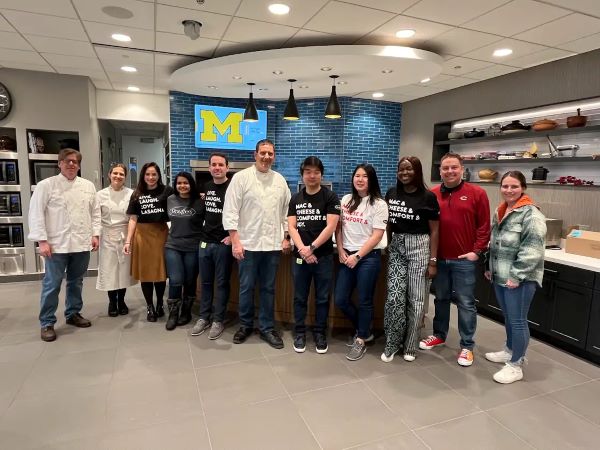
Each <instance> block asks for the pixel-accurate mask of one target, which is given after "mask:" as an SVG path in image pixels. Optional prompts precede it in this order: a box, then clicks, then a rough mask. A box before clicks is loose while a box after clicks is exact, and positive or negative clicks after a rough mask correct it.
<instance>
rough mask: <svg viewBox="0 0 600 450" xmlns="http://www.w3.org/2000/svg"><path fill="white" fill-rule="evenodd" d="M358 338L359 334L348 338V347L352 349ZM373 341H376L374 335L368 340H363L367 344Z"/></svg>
mask: <svg viewBox="0 0 600 450" xmlns="http://www.w3.org/2000/svg"><path fill="white" fill-rule="evenodd" d="M357 337H358V333H355V334H354V335H353V336H348V340H347V341H346V347H352V346H353V345H354V341H356V338H357ZM373 339H375V336H373V333H371V334H370V335H369V337H368V338H366V339H363V340H364V341H365V342H372V341H373Z"/></svg>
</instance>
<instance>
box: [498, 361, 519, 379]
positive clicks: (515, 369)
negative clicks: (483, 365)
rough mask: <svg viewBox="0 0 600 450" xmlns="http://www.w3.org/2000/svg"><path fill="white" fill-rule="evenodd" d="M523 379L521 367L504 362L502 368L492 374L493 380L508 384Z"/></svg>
mask: <svg viewBox="0 0 600 450" xmlns="http://www.w3.org/2000/svg"><path fill="white" fill-rule="evenodd" d="M522 379H523V369H522V368H521V366H516V365H514V364H511V363H506V364H505V365H504V367H503V368H502V369H500V370H499V371H498V372H496V373H495V374H494V381H497V382H498V383H502V384H510V383H514V382H515V381H519V380H522Z"/></svg>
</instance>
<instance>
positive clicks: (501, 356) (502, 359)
mask: <svg viewBox="0 0 600 450" xmlns="http://www.w3.org/2000/svg"><path fill="white" fill-rule="evenodd" d="M511 358H512V352H507V351H506V349H502V350H500V351H499V352H489V353H486V354H485V359H487V360H488V361H491V362H495V363H507V362H509V361H510V359H511Z"/></svg>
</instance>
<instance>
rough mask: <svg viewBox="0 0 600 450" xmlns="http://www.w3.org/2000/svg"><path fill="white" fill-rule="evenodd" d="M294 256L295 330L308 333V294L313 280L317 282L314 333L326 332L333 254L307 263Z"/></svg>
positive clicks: (297, 332)
mask: <svg viewBox="0 0 600 450" xmlns="http://www.w3.org/2000/svg"><path fill="white" fill-rule="evenodd" d="M300 261H301V262H302V264H298V261H297V260H296V259H295V258H294V261H293V262H292V275H293V276H294V320H295V327H294V331H295V333H296V334H297V335H298V334H305V333H306V325H305V324H304V321H305V319H306V309H307V306H308V294H309V292H310V285H311V283H312V281H314V282H315V326H314V327H313V333H314V334H325V333H326V330H327V317H328V316H329V294H330V293H331V286H332V282H333V255H325V256H321V257H320V258H319V262H318V263H317V264H307V263H306V262H305V261H302V260H300Z"/></svg>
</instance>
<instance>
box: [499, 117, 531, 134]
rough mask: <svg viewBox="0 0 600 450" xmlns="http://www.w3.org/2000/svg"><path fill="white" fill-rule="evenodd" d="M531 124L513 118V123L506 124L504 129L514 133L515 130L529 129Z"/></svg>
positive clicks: (506, 131)
mask: <svg viewBox="0 0 600 450" xmlns="http://www.w3.org/2000/svg"><path fill="white" fill-rule="evenodd" d="M530 128H531V126H527V125H523V124H522V123H521V121H520V120H513V121H512V122H511V123H509V124H507V125H504V126H503V127H502V131H504V132H505V133H513V132H515V131H527V130H529V129H530Z"/></svg>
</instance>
